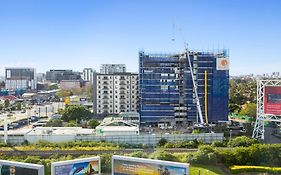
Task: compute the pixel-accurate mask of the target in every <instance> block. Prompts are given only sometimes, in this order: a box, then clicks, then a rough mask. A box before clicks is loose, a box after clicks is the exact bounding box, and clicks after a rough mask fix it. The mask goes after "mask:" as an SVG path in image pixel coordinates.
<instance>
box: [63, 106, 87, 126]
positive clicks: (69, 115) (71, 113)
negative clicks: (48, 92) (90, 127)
mask: <svg viewBox="0 0 281 175" xmlns="http://www.w3.org/2000/svg"><path fill="white" fill-rule="evenodd" d="M91 117H92V113H91V112H90V111H89V110H88V109H87V108H86V107H84V106H80V105H70V106H67V107H66V108H65V110H64V112H63V114H62V120H63V121H66V122H67V121H70V120H74V121H76V120H77V121H78V122H79V121H81V120H82V119H83V120H87V119H89V118H91Z"/></svg>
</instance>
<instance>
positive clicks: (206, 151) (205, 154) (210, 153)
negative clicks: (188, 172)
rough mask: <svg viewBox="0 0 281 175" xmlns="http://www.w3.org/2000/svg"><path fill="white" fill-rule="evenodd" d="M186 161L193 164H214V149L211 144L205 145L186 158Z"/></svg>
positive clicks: (215, 158)
mask: <svg viewBox="0 0 281 175" xmlns="http://www.w3.org/2000/svg"><path fill="white" fill-rule="evenodd" d="M187 160H188V162H190V163H194V164H216V163H217V162H218V159H217V154H216V151H215V150H214V148H213V147H212V146H209V145H205V146H201V147H199V150H198V151H197V152H196V153H194V154H192V155H190V156H189V157H188V158H187Z"/></svg>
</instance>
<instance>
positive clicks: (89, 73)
mask: <svg viewBox="0 0 281 175" xmlns="http://www.w3.org/2000/svg"><path fill="white" fill-rule="evenodd" d="M94 72H95V71H94V70H93V69H92V68H84V69H83V73H82V79H83V80H84V81H89V82H90V83H91V84H93V81H94Z"/></svg>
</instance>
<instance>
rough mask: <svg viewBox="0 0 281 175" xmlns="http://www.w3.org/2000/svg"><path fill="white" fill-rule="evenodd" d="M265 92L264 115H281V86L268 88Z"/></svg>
mask: <svg viewBox="0 0 281 175" xmlns="http://www.w3.org/2000/svg"><path fill="white" fill-rule="evenodd" d="M264 91H265V92H264V113H265V114H274V115H281V86H266V87H265V90H264Z"/></svg>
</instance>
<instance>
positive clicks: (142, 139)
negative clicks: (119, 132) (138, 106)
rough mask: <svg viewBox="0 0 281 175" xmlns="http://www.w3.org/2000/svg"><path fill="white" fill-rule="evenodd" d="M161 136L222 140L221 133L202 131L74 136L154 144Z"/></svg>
mask: <svg viewBox="0 0 281 175" xmlns="http://www.w3.org/2000/svg"><path fill="white" fill-rule="evenodd" d="M161 138H165V139H166V140H168V141H170V142H177V141H191V140H195V139H196V140H198V141H199V140H202V141H203V142H204V143H212V142H213V141H223V138H224V135H223V133H204V134H168V135H166V134H158V135H148V134H145V135H123V136H90V135H89V136H85V135H80V136H76V140H84V141H107V142H115V143H128V144H144V145H156V144H157V143H158V142H159V140H160V139H161Z"/></svg>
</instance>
